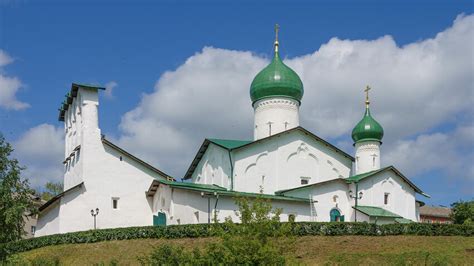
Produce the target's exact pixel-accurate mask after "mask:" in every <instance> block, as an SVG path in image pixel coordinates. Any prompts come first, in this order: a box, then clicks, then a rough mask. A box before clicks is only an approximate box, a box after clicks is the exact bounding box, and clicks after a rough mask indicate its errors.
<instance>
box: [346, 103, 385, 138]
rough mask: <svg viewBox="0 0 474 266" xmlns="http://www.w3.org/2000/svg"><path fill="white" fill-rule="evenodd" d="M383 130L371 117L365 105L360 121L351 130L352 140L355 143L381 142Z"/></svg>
mask: <svg viewBox="0 0 474 266" xmlns="http://www.w3.org/2000/svg"><path fill="white" fill-rule="evenodd" d="M382 138H383V128H382V126H381V125H380V124H379V122H377V121H376V120H375V119H374V118H373V117H372V116H371V115H370V109H369V105H368V104H367V106H366V109H365V114H364V117H363V118H362V120H360V122H359V123H357V125H356V126H355V127H354V129H353V130H352V139H353V140H354V142H355V143H357V142H362V141H371V140H372V141H379V142H382Z"/></svg>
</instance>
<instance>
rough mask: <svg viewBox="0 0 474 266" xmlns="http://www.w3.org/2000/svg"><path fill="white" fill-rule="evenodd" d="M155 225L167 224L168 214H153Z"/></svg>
mask: <svg viewBox="0 0 474 266" xmlns="http://www.w3.org/2000/svg"><path fill="white" fill-rule="evenodd" d="M153 225H166V214H165V213H163V212H159V213H158V215H153Z"/></svg>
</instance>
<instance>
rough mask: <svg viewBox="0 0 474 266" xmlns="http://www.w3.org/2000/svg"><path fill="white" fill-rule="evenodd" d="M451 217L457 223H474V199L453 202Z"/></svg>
mask: <svg viewBox="0 0 474 266" xmlns="http://www.w3.org/2000/svg"><path fill="white" fill-rule="evenodd" d="M451 207H452V213H451V218H452V219H453V221H454V223H455V224H474V200H471V201H462V200H461V201H458V202H455V203H453V204H451Z"/></svg>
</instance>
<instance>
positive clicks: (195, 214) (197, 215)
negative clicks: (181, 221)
mask: <svg viewBox="0 0 474 266" xmlns="http://www.w3.org/2000/svg"><path fill="white" fill-rule="evenodd" d="M194 217H196V222H198V223H199V211H197V212H194Z"/></svg>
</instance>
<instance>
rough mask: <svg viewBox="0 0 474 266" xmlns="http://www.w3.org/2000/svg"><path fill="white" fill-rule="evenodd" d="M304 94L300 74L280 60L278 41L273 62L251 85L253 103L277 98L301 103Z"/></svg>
mask: <svg viewBox="0 0 474 266" xmlns="http://www.w3.org/2000/svg"><path fill="white" fill-rule="evenodd" d="M303 93H304V90H303V82H301V79H300V77H299V76H298V74H296V72H295V71H293V69H291V68H289V67H288V66H286V65H285V64H284V63H283V61H282V60H281V59H280V55H279V54H278V41H275V54H274V57H273V60H272V62H271V63H270V64H269V65H268V66H267V67H265V68H264V69H263V70H262V71H260V73H258V74H257V76H255V78H254V79H253V81H252V85H250V98H251V99H252V103H255V102H256V101H258V100H261V99H264V98H269V97H275V96H281V97H287V98H291V99H295V100H297V101H298V102H300V103H301V98H302V97H303Z"/></svg>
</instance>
